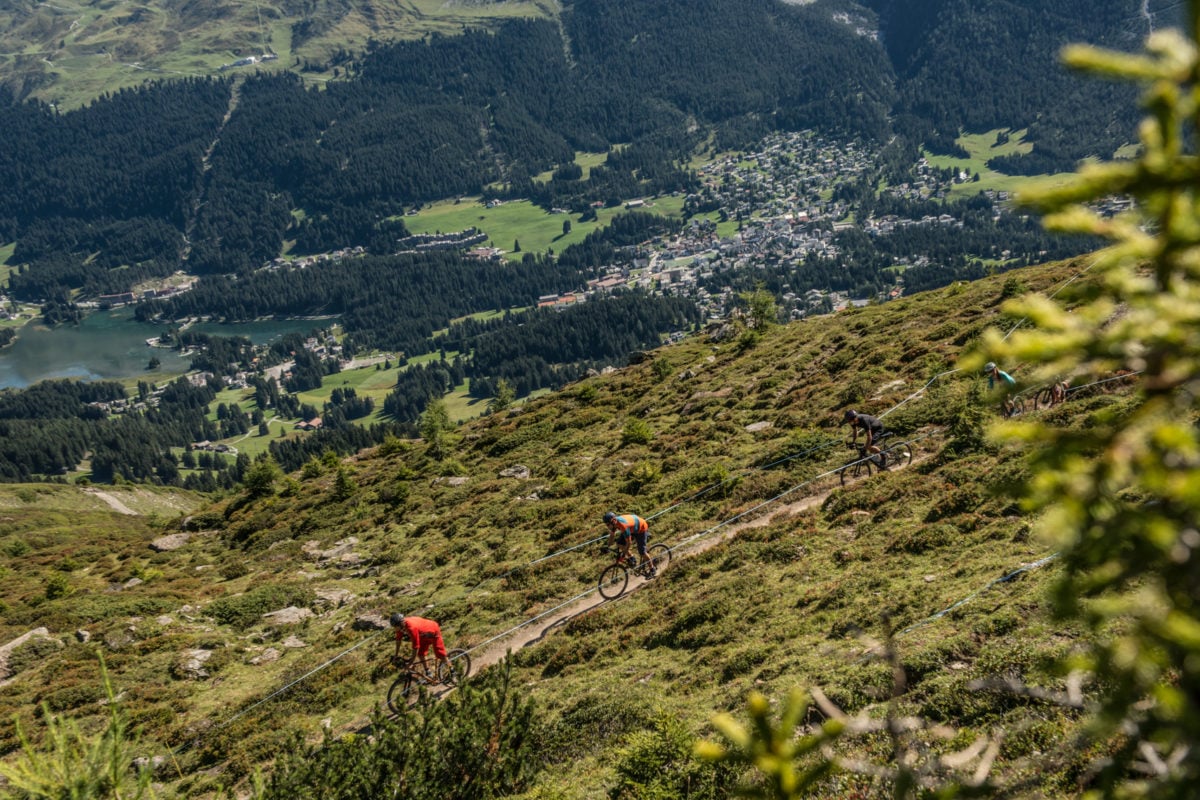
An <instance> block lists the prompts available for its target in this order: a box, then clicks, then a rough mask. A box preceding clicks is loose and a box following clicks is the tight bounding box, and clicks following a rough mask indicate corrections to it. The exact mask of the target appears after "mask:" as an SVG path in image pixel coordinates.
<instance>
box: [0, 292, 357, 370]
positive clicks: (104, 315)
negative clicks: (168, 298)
mask: <svg viewBox="0 0 1200 800" xmlns="http://www.w3.org/2000/svg"><path fill="white" fill-rule="evenodd" d="M334 322H336V320H317V321H314V320H268V321H262V322H246V323H238V324H236V325H221V324H218V323H198V324H196V325H194V326H192V328H191V330H195V331H202V332H204V333H209V334H215V335H218V336H245V337H247V338H248V339H250V341H252V342H254V343H255V344H266V343H268V342H270V341H271V340H272V339H275V338H277V337H279V336H282V335H283V334H285V333H291V332H298V333H306V332H308V331H310V330H312V329H313V328H317V327H328V326H329V325H331V324H333V323H334ZM166 329H167V326H164V325H154V324H146V323H141V322H137V321H136V320H134V319H133V311H132V310H131V309H115V310H112V311H97V312H95V313H93V314H89V315H88V316H87V317H86V318H85V319H84V320H83V322H82V323H80V324H79V325H60V326H58V327H55V328H47V327H46V326H45V325H42V324H40V323H30V324H28V325H25V326H24V327H22V328H20V329H19V330H18V333H17V339H16V341H14V342H13V343H12V345H10V346H9V347H6V348H5V349H3V350H0V389H7V388H15V389H23V388H25V387H27V386H30V385H32V384H34V383H37V382H38V381H41V380H46V379H49V378H79V379H82V380H121V379H123V378H132V377H144V378H145V380H147V381H151V382H153V381H155V380H158V379H159V378H161V377H165V376H169V375H176V374H179V373H181V372H184V371H186V370H187V368H188V363H189V361H190V359H188V358H181V357H180V356H179V355H178V354H177V353H176V352H175V351H174V350H169V349H165V348H161V347H153V348H152V347H149V346H148V345H147V344H146V340H147V339H149V338H152V337H158V336H159V334H161V333H162V332H163V331H165V330H166ZM155 356H156V357H157V358H158V359H159V361H161V362H162V365H161V366H160V367H159V368H158V369H156V370H148V369H146V366H147V364H149V362H150V359H151V357H155Z"/></svg>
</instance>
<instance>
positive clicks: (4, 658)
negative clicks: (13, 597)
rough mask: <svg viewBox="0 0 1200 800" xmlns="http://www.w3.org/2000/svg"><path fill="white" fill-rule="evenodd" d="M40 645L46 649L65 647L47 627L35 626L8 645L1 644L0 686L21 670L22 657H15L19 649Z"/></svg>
mask: <svg viewBox="0 0 1200 800" xmlns="http://www.w3.org/2000/svg"><path fill="white" fill-rule="evenodd" d="M34 646H36V647H39V648H46V649H51V648H53V649H58V648H61V647H63V643H62V642H60V641H59V640H58V639H56V638H54V637H53V636H51V635H50V631H49V630H47V629H46V628H34V629H33V630H31V631H29V632H28V633H23V634H21V635H20V636H18V637H17V638H15V639H13V640H12V641H11V642H9V643H8V644H6V645H2V646H0V686H2V685H4V683H5V682H7V681H8V679H9V678H11V677H12V676H13V675H14V674H16V673H17V672H18V671H20V666H21V665H20V662H21V659H19V658H14V654H17V655H19V654H18V653H17V651H18V650H22V649H24V648H26V647H34Z"/></svg>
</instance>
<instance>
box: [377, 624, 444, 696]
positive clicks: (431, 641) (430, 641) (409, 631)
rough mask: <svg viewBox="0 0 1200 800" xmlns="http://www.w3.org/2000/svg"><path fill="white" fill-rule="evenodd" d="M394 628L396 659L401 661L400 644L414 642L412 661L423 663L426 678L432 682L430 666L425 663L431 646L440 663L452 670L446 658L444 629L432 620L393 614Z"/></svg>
mask: <svg viewBox="0 0 1200 800" xmlns="http://www.w3.org/2000/svg"><path fill="white" fill-rule="evenodd" d="M391 623H392V627H393V628H394V629H395V630H396V655H395V659H396V660H397V661H399V660H400V642H402V641H404V640H405V639H408V640H409V641H410V642H412V648H413V654H412V660H414V661H416V660H418V659H419V660H420V661H421V671H422V672H423V673H424V674H425V678H426V679H429V680H432V676H431V675H430V674H429V665H428V664H426V663H425V653H426V652H428V651H429V646H430V645H433V654H434V655H435V656H437V659H438V661H441V662H442V663H443V664H445V665H446V668H447V669H449V668H450V659H449V658H447V657H446V643H445V642H443V641H442V627H441V626H440V625H438V624H437V623H436V622H434V621H433V620H431V619H425V618H424V617H406V616H404V615H403V614H392V618H391Z"/></svg>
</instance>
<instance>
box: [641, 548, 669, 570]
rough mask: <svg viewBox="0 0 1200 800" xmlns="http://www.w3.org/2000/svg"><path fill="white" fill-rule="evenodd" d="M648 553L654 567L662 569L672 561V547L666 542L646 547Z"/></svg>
mask: <svg viewBox="0 0 1200 800" xmlns="http://www.w3.org/2000/svg"><path fill="white" fill-rule="evenodd" d="M646 555H648V556H650V563H651V564H653V565H654V568H655V569H656V570H657V569H662V568H663V567H665V566H666V565H667V564H670V563H671V548H669V547H667V546H666V545H665V544H652V545H650V546H649V547H647V548H646Z"/></svg>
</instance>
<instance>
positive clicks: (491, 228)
mask: <svg viewBox="0 0 1200 800" xmlns="http://www.w3.org/2000/svg"><path fill="white" fill-rule="evenodd" d="M682 209H683V198H682V197H659V198H656V199H654V200H651V201H647V203H646V205H645V206H644V207H643V209H642V210H645V211H650V212H652V213H656V214H663V215H666V216H679V214H680V212H681V211H682ZM625 211H626V209H625V207H624V206H616V207H614V208H600V209H596V219H595V220H594V221H589V222H580V221H579V216H578V215H576V214H551V213H550V212H548V211H546V210H545V209H542V208H539V207H537V206H535V205H534V204H533V203H531V202H529V201H528V200H514V201H510V202H506V203H501V204H500V205H497V206H493V207H492V208H488V207H487V206H486V205H484V204H483V203H482V202H480V198H478V197H469V198H463V199H459V200H443V201H441V202H437V203H433V204H431V205H428V206H426V207H425V208H423V209H422V210H421V211H420V212H419V213H417V214H416V215H414V216H409V217H405V218H404V224H405V225H406V226H407V227H408V229H409V230H410V231H411V232H413V233H451V232H454V231H462V230H466V229H467V228H472V227H474V228H479V229H480V230H481V231H483V232H484V233H486V234H487V235H488V239H489V241H488V242H487V244H488V245H489V246H491V247H498V248H500V249H501V250H504V251H505V256H506V257H507V258H521V257H522V253H544V252H547V251H550V250H553V251H554V252H556V253H557V252H560V251H561V250H563V249H564V248H566V247H568V246H570V245H572V244H576V243H578V242H582V241H583V240H584V238H585V237H586V236H587V235H588V234H589V233H591V232H592V231H594V230H597V229H598V228H601V227H603V226H605V225H607V224H608V223H609V222H610V221H611V220H612V218H613V217H615V216H616V215H617V214H621V213H624V212H625ZM568 221H569V222H570V223H571V230H570V232H569V233H566V234H564V233H563V223H564V222H568ZM517 243H520V246H521V249H520V251H519V252H518V251H517V250H516V247H515V245H516V244H517Z"/></svg>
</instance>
